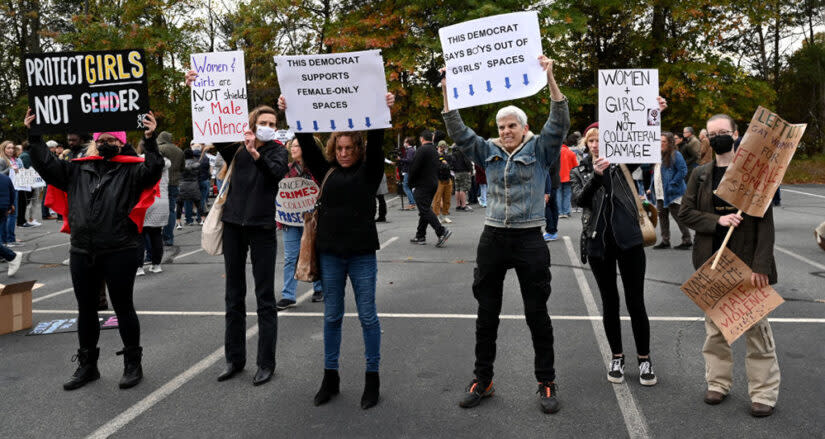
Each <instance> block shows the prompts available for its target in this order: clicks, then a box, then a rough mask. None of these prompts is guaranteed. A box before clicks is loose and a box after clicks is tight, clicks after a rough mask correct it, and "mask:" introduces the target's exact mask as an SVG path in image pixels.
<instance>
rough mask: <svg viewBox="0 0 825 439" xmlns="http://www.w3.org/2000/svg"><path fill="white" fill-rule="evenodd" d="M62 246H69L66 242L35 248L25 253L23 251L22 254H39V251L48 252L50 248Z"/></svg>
mask: <svg viewBox="0 0 825 439" xmlns="http://www.w3.org/2000/svg"><path fill="white" fill-rule="evenodd" d="M64 245H69V243H68V242H64V243H63V244H55V245H49V246H46V247H39V248H36V249H34V250H27V251H24V252H23V254H24V255H27V254H29V253H34V252H39V251H41V250H49V249H52V248H58V247H63V246H64Z"/></svg>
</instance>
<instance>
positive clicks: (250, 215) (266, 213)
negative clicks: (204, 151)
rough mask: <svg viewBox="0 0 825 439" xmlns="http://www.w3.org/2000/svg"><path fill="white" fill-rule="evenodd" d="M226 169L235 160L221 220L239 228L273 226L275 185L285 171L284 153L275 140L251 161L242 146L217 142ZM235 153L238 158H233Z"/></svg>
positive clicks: (284, 149) (263, 147)
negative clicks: (256, 158)
mask: <svg viewBox="0 0 825 439" xmlns="http://www.w3.org/2000/svg"><path fill="white" fill-rule="evenodd" d="M215 146H216V147H217V148H218V152H220V154H221V156H222V157H223V159H224V161H226V166H232V161H233V160H237V163H235V169H233V170H232V177H231V179H230V182H229V193H228V194H227V197H226V205H225V206H224V208H223V216H222V217H221V220H222V221H223V222H225V223H231V224H237V225H239V226H253V227H272V228H274V227H275V196H276V195H277V194H278V182H280V181H281V179H282V178H283V177H284V175H285V174H286V171H287V151H286V148H284V145H283V144H281V143H280V142H277V141H269V142H266V143H264V144H263V145H262V146H260V147H258V153H259V154H260V155H261V156H260V157H259V158H258V160H255V159H253V158H252V156H251V155H250V154H249V151H247V150H246V148H245V147H244V146H243V144H242V143H218V144H215ZM236 152H237V155H236Z"/></svg>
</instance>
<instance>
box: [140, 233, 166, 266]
mask: <svg viewBox="0 0 825 439" xmlns="http://www.w3.org/2000/svg"><path fill="white" fill-rule="evenodd" d="M162 231H163V228H162V227H144V228H143V236H144V237H146V238H149V239H148V241H149V245H150V246H149V255H150V256H151V257H152V265H160V263H161V261H163V236H162ZM144 242H145V241H144ZM143 256H144V252H141V254H140V263H141V264H143Z"/></svg>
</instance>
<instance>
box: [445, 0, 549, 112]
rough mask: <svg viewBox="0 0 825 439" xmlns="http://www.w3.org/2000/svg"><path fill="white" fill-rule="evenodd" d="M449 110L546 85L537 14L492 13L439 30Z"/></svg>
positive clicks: (519, 94) (533, 91) (529, 92)
mask: <svg viewBox="0 0 825 439" xmlns="http://www.w3.org/2000/svg"><path fill="white" fill-rule="evenodd" d="M438 35H439V37H440V39H441V48H442V50H443V52H444V60H445V63H446V67H447V103H448V104H449V106H450V108H452V109H456V110H457V109H461V108H467V107H474V106H478V105H484V104H489V103H493V102H501V101H508V100H512V99H518V98H523V97H527V96H532V95H534V94H536V93H538V92H539V91H540V90H541V89H542V88H543V87H544V86H545V85H547V74H546V73H545V72H544V71H543V70H542V68H541V64H539V61H538V57H539V55H541V54H542V51H541V34H540V32H539V20H538V13H537V12H535V11H531V12H515V13H512V14H502V15H495V16H492V17H485V18H479V19H477V20H471V21H466V22H463V23H459V24H455V25H452V26H447V27H443V28H441V29H439V31H438Z"/></svg>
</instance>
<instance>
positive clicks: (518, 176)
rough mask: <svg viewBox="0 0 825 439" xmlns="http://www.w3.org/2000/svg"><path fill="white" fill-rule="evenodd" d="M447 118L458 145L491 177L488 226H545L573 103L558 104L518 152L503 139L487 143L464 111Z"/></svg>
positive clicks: (446, 116) (524, 140) (561, 102)
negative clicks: (551, 180)
mask: <svg viewBox="0 0 825 439" xmlns="http://www.w3.org/2000/svg"><path fill="white" fill-rule="evenodd" d="M442 116H443V117H444V123H445V124H446V125H447V133H448V134H449V135H450V137H451V138H452V139H453V140H454V141H455V142H456V147H458V148H459V149H460V150H461V151H462V152H464V154H466V155H467V156H468V157H470V159H472V160H473V161H474V162H475V163H477V164H479V165H481V167H482V168H484V170H485V172H486V173H487V209H486V211H487V213H486V215H487V216H486V219H485V222H484V223H485V224H486V225H489V226H492V227H501V228H515V229H523V228H529V227H541V226H543V225H544V223H545V219H544V186H545V181H546V179H547V172H548V169H549V168H550V166H551V165H552V164H553V163H554V162H557V161H558V160H559V151H560V149H561V144H562V141H563V139H564V138H565V136H567V130H568V128H570V113H569V110H568V108H567V100H566V99H565V100H563V101H559V102H556V101H553V102H552V104H551V106H550V116H549V118H548V119H547V122H546V123H545V124H544V127H543V128H542V129H541V133H540V134H539V135H535V134H533V133H532V132H528V133H527V134H526V135H525V136H524V139H523V140H522V144H521V145H519V146H518V148H516V149H515V150H514V151H513V153H512V154H508V153H507V151H506V150H505V149H504V147H503V146H502V145H501V141H500V140H499V139H490V140H484V139H483V138H481V137H480V136H478V135H476V133H475V132H473V130H471V129H470V128H467V127H466V126H465V125H464V122H463V121H462V120H461V116H460V115H459V114H458V110H453V111H449V112H446V113H443V114H442Z"/></svg>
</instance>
